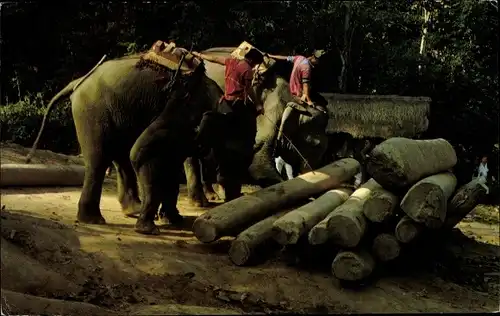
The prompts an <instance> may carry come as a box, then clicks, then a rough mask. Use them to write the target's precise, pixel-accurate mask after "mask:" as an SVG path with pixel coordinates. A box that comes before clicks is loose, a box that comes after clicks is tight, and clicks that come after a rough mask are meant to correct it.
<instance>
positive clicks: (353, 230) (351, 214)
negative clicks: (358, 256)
mask: <svg viewBox="0 0 500 316" xmlns="http://www.w3.org/2000/svg"><path fill="white" fill-rule="evenodd" d="M380 188H381V186H380V184H378V183H377V182H376V181H375V180H374V179H370V180H368V181H367V182H366V183H364V184H363V185H362V186H361V187H360V188H359V189H357V190H356V191H354V193H353V194H352V195H351V196H350V197H349V199H348V200H347V201H346V202H345V203H344V204H342V205H340V206H339V207H338V208H336V209H335V211H334V212H333V214H332V216H330V217H329V218H328V221H327V223H326V227H327V229H328V234H329V236H330V238H331V239H332V242H333V243H334V244H336V245H338V246H340V247H349V248H353V247H356V246H357V245H358V244H359V242H360V241H361V238H362V237H363V236H364V234H365V231H366V227H367V223H366V219H365V215H364V214H363V204H364V203H365V201H366V200H367V199H368V198H369V197H370V195H371V193H372V192H373V191H374V190H377V189H380Z"/></svg>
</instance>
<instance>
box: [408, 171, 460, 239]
mask: <svg viewBox="0 0 500 316" xmlns="http://www.w3.org/2000/svg"><path fill="white" fill-rule="evenodd" d="M456 185H457V178H455V176H454V175H453V173H450V172H444V173H439V174H435V175H433V176H430V177H427V178H424V179H422V180H420V181H419V182H417V183H415V185H413V186H412V187H411V188H410V190H408V192H407V193H406V195H405V196H404V198H403V200H402V201H401V209H402V210H403V211H404V212H405V213H406V215H408V216H409V217H410V218H411V219H413V220H414V221H415V222H417V223H422V224H424V225H425V226H427V227H428V228H432V229H435V228H439V227H441V226H442V225H443V223H444V220H445V218H446V207H447V201H448V199H449V198H450V197H451V195H452V194H453V191H455V187H456Z"/></svg>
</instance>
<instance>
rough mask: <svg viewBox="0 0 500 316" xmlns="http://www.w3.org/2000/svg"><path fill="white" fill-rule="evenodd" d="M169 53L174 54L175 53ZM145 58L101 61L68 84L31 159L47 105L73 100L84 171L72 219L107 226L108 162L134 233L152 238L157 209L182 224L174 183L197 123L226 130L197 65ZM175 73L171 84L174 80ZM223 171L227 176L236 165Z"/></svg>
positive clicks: (212, 88) (211, 86) (212, 86)
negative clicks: (214, 122) (133, 218)
mask: <svg viewBox="0 0 500 316" xmlns="http://www.w3.org/2000/svg"><path fill="white" fill-rule="evenodd" d="M175 52H177V53H178V51H177V49H176V50H175ZM183 53H184V54H185V53H186V52H185V51H184V52H183ZM141 56H142V57H141ZM172 56H174V55H171V56H170V57H172ZM187 56H188V57H189V56H190V57H192V55H190V54H188V55H187ZM143 57H144V55H138V56H130V57H124V58H119V59H114V60H110V61H106V62H105V63H103V64H102V65H98V66H96V67H94V69H93V70H91V72H89V73H88V74H87V75H86V76H84V77H83V78H82V80H80V79H77V80H74V81H72V82H71V83H69V84H68V85H67V86H66V87H65V88H64V89H63V90H62V91H60V92H59V93H58V94H57V95H56V96H55V97H54V98H53V99H52V100H51V101H50V103H49V105H48V108H47V112H46V114H45V117H44V121H43V123H42V126H41V128H40V132H39V135H38V137H37V140H36V141H35V143H34V145H33V149H32V152H31V154H32V153H33V151H34V150H35V148H36V146H37V143H38V141H39V139H40V136H41V134H42V131H43V128H44V125H45V120H46V118H47V116H48V115H49V113H50V111H51V109H52V107H53V105H54V104H55V103H56V101H57V100H59V99H60V98H62V97H63V96H67V95H69V94H71V96H70V99H71V103H72V113H73V119H74V122H75V127H76V132H77V137H78V141H79V143H80V147H81V150H82V155H83V157H84V160H85V168H86V170H85V179H84V184H83V190H82V194H81V196H80V200H79V203H78V215H77V217H78V220H79V221H81V222H84V223H92V224H104V223H105V220H104V218H103V217H102V215H101V211H100V206H99V205H100V197H101V192H102V184H103V180H104V176H105V172H106V169H107V167H108V166H109V164H110V163H111V162H113V164H114V165H115V168H116V170H117V183H118V200H119V202H120V204H121V208H122V210H123V212H124V214H125V215H134V214H137V213H139V214H140V215H139V218H138V220H137V223H136V225H135V230H136V231H137V232H139V233H143V234H157V233H159V230H158V228H157V227H156V225H155V224H154V219H155V216H156V214H157V212H158V208H159V206H160V204H161V213H162V214H164V215H165V216H166V217H167V219H168V220H169V221H170V222H172V223H178V222H179V221H181V220H182V216H180V214H179V212H178V210H177V207H176V204H177V198H178V193H179V180H180V179H179V176H180V175H181V174H182V173H181V171H182V164H183V162H184V161H185V160H186V158H187V157H188V156H190V155H192V154H193V152H195V151H196V146H195V139H197V138H198V137H199V136H200V135H199V133H198V134H197V127H198V126H199V125H200V122H201V121H202V118H204V117H206V116H207V114H209V113H212V114H214V115H216V117H217V118H218V121H219V122H220V124H219V125H218V127H219V128H224V127H225V126H226V125H228V124H225V122H224V115H219V116H217V114H219V112H220V111H219V110H220V109H219V107H220V105H219V102H218V101H219V99H220V97H221V96H222V91H221V89H220V88H219V87H218V86H217V84H216V83H215V82H214V81H213V80H211V79H209V78H208V77H207V76H206V75H205V68H204V64H203V63H201V64H200V62H199V61H196V59H195V58H190V59H189V62H188V59H186V60H185V61H184V63H183V67H182V68H181V69H177V71H175V72H174V71H172V70H166V69H167V68H162V67H159V66H158V64H155V63H152V62H151V61H146V60H145V59H144V58H143ZM177 57H179V54H177ZM180 58H184V57H179V58H178V60H177V61H176V63H180V61H182V59H181V60H179V59H180ZM184 66H186V67H184ZM179 70H180V72H179ZM188 70H189V71H188ZM177 72H179V74H178V75H177V80H175V81H173V80H174V79H176V76H175V75H174V73H175V74H177ZM172 82H174V84H173V86H172ZM209 116H210V115H209ZM217 134H218V135H227V134H228V133H224V132H223V131H219V132H218V133H217ZM202 138H203V137H202ZM221 141H224V140H221ZM232 154H234V153H232ZM30 156H31V155H30ZM28 160H29V157H28ZM229 162H230V161H229ZM225 167H226V168H228V169H229V170H231V168H233V169H234V168H238V167H239V166H225ZM137 184H139V186H140V190H139V191H140V193H141V198H139V194H138V187H137ZM141 202H142V203H141Z"/></svg>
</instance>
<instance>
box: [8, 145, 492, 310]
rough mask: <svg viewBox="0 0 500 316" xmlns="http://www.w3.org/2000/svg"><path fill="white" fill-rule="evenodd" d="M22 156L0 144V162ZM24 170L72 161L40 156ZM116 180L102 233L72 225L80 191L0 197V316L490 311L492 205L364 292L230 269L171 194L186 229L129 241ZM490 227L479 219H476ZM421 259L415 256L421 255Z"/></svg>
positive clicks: (220, 248) (290, 273)
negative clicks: (201, 240)
mask: <svg viewBox="0 0 500 316" xmlns="http://www.w3.org/2000/svg"><path fill="white" fill-rule="evenodd" d="M26 153H27V150H26V149H25V148H22V147H20V146H17V145H8V146H6V145H3V147H2V151H1V163H2V164H5V163H22V159H23V157H24V156H25V155H26ZM33 163H61V164H65V163H81V160H80V159H78V158H77V157H71V156H62V155H58V154H54V153H51V152H44V151H39V152H38V155H37V156H36V157H35V159H34V160H33ZM115 187H116V180H115V178H114V175H113V176H112V177H110V178H107V179H106V183H105V190H104V193H103V196H102V199H101V210H102V213H103V216H104V217H105V219H106V221H107V223H108V224H107V225H105V226H97V225H83V224H79V223H77V222H76V221H75V217H76V205H77V202H78V199H79V195H80V190H79V188H9V189H2V192H1V204H2V211H1V238H2V241H1V259H2V260H1V268H2V271H1V272H2V274H1V279H2V280H1V281H2V282H1V287H2V310H3V312H8V313H9V314H10V313H16V314H21V313H25V314H26V313H31V314H33V313H37V314H40V313H50V314H54V313H59V314H61V313H63V314H83V315H87V314H93V315H98V314H103V315H104V314H109V313H110V311H113V312H116V313H119V314H135V315H140V314H143V315H144V314H148V315H154V314H186V315H187V314H190V315H192V314H236V313H270V312H276V313H285V312H292V311H293V312H298V313H347V312H355V313H375V312H379V313H394V312H408V313H409V312H491V311H496V310H498V309H499V291H500V287H499V283H500V282H499V281H500V260H499V257H500V241H499V228H498V208H493V207H491V208H483V209H481V211H480V212H479V213H480V214H481V216H480V219H481V221H475V220H474V218H472V219H468V220H467V221H465V220H464V221H463V222H462V223H460V224H459V229H455V230H454V231H453V233H452V234H451V235H450V238H449V240H446V241H443V246H442V248H441V249H440V250H439V251H437V252H436V251H434V252H433V251H429V253H432V256H433V259H434V260H430V259H429V260H421V261H414V262H413V263H412V264H409V263H408V265H407V266H404V267H400V268H399V269H392V270H391V269H388V270H391V271H384V272H380V273H379V274H378V277H377V278H375V279H374V280H372V281H371V283H370V284H369V285H368V286H366V287H362V288H342V287H340V286H339V283H338V282H336V281H335V280H334V279H333V277H332V276H331V274H329V273H328V272H327V271H326V272H325V271H311V270H306V269H303V268H300V267H296V266H290V264H287V262H285V261H284V260H280V258H279V256H278V257H276V258H274V259H270V260H268V261H267V262H266V263H263V264H261V265H258V266H254V267H237V266H234V265H233V264H232V263H231V262H230V260H229V258H228V256H227V250H228V248H229V243H230V240H231V239H230V238H227V239H223V240H221V241H219V242H216V243H213V244H208V245H206V244H201V243H199V242H198V241H197V240H196V238H195V237H194V236H193V234H192V232H191V231H190V224H191V223H192V221H193V220H194V219H195V218H196V216H198V215H200V214H201V213H203V212H204V211H205V210H204V209H200V208H195V207H192V206H190V205H189V204H188V203H187V201H186V198H185V196H186V195H185V189H184V188H183V189H182V190H181V197H180V199H179V209H180V211H181V213H182V215H184V216H185V217H187V219H188V221H187V222H188V223H187V224H186V225H185V227H184V228H182V229H179V228H172V227H169V226H163V227H161V235H159V236H143V235H139V234H137V233H135V232H134V231H133V227H134V224H135V220H134V219H130V218H125V217H124V216H123V215H122V214H121V211H120V208H119V204H118V202H117V200H116V197H115V193H114V192H115ZM485 217H488V218H489V220H488V221H485V220H484V218H485ZM424 257H425V256H424Z"/></svg>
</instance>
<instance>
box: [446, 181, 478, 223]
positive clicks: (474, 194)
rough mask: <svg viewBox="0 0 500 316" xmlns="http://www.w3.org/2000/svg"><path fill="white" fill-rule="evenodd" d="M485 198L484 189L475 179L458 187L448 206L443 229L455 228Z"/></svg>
mask: <svg viewBox="0 0 500 316" xmlns="http://www.w3.org/2000/svg"><path fill="white" fill-rule="evenodd" d="M485 196H486V189H485V188H484V187H483V186H482V185H481V183H480V182H479V181H478V180H477V179H474V180H472V181H471V182H469V183H467V184H465V185H463V186H462V187H460V188H459V189H458V190H457V191H456V192H455V195H454V196H453V198H452V199H451V201H450V203H449V204H448V211H447V212H446V219H445V222H444V225H443V228H445V229H451V228H453V227H455V225H457V224H458V223H460V221H461V220H462V219H463V218H464V217H465V216H466V215H467V214H469V212H471V211H472V210H473V209H474V208H475V207H476V206H477V205H478V204H479V201H481V199H482V198H484V197H485Z"/></svg>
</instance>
